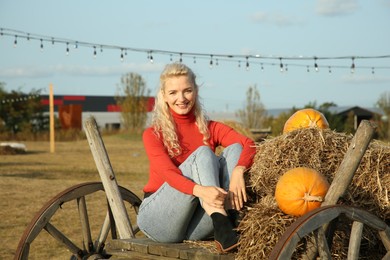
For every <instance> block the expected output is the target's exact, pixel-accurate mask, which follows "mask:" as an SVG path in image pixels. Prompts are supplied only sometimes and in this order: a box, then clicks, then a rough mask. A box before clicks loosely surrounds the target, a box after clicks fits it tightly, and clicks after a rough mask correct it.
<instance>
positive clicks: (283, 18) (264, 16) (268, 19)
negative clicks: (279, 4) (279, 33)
mask: <svg viewBox="0 0 390 260" xmlns="http://www.w3.org/2000/svg"><path fill="white" fill-rule="evenodd" d="M251 21H253V22H254V23H268V24H272V25H276V26H280V27H286V26H293V25H300V24H302V23H303V21H302V20H301V19H299V18H296V17H292V16H287V15H284V14H281V13H265V12H257V13H255V14H253V15H252V16H251Z"/></svg>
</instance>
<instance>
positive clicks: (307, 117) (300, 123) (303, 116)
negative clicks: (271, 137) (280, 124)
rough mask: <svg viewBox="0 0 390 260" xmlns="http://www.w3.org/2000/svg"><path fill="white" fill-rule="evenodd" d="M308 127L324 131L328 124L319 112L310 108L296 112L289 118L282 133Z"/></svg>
mask: <svg viewBox="0 0 390 260" xmlns="http://www.w3.org/2000/svg"><path fill="white" fill-rule="evenodd" d="M309 127H319V128H321V129H325V128H329V123H328V121H327V120H326V118H325V116H324V115H323V114H322V113H321V112H319V111H317V110H315V109H312V108H305V109H301V110H298V111H297V112H295V113H294V114H293V115H292V116H290V118H289V119H288V120H287V121H286V123H285V124H284V128H283V133H288V132H290V131H293V130H295V129H300V128H309Z"/></svg>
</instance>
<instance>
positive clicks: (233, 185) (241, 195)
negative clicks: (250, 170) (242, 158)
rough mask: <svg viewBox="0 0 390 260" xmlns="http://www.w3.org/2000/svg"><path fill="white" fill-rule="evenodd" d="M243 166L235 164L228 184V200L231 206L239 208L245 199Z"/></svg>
mask: <svg viewBox="0 0 390 260" xmlns="http://www.w3.org/2000/svg"><path fill="white" fill-rule="evenodd" d="M244 172H245V167H244V166H236V167H235V168H234V169H233V172H232V176H231V178H230V185H229V195H228V196H229V197H228V198H229V201H230V204H231V207H232V208H233V209H236V210H240V209H241V208H242V207H243V206H244V202H246V201H247V196H246V189H245V180H244Z"/></svg>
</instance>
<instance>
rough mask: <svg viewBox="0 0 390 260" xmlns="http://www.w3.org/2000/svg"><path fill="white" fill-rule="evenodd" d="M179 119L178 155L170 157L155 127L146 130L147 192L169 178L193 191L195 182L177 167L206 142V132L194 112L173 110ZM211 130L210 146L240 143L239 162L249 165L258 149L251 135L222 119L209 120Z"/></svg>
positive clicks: (179, 187) (240, 164) (173, 184)
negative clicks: (181, 113) (196, 122)
mask: <svg viewBox="0 0 390 260" xmlns="http://www.w3.org/2000/svg"><path fill="white" fill-rule="evenodd" d="M171 113H172V116H173V118H174V120H175V123H176V129H177V136H178V138H179V142H180V144H181V148H182V153H181V154H180V155H179V156H175V157H173V158H170V157H169V155H168V152H167V150H166V149H165V147H164V144H163V142H162V140H161V138H158V137H157V136H156V134H155V133H154V130H153V128H152V127H150V128H147V129H146V130H145V131H144V133H143V142H144V146H145V150H146V154H147V156H148V158H149V162H150V173H149V181H148V183H147V184H146V185H145V187H144V189H143V191H144V192H155V191H157V190H158V188H160V186H161V185H162V184H163V183H164V182H167V183H168V184H169V185H170V186H171V187H173V188H175V189H177V190H179V191H181V192H183V193H186V194H190V195H193V189H194V186H195V183H194V182H193V181H191V180H189V179H187V178H186V177H184V176H183V175H182V173H181V171H180V169H179V168H178V166H179V165H180V164H181V163H183V162H184V161H185V160H186V159H187V157H188V156H189V155H191V154H192V153H193V152H194V151H195V150H196V149H197V148H198V147H199V146H203V145H204V143H203V136H202V134H201V133H199V129H198V127H197V125H196V124H195V115H194V114H193V113H189V114H187V115H178V114H176V113H175V112H174V111H172V110H171ZM208 129H209V132H210V140H209V143H210V148H211V149H212V150H213V151H215V149H216V147H218V146H219V145H221V146H223V147H227V146H229V145H231V144H234V143H239V144H241V145H242V147H243V151H242V153H241V156H240V158H239V160H238V163H237V166H245V167H246V168H248V167H250V166H251V164H252V161H253V157H254V154H255V151H256V148H255V147H254V142H253V141H252V140H251V139H249V138H248V137H246V136H244V135H241V134H239V133H237V132H236V131H234V130H233V129H232V128H231V127H229V126H227V125H224V124H222V123H220V122H216V121H210V122H209V125H208Z"/></svg>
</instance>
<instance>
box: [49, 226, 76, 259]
mask: <svg viewBox="0 0 390 260" xmlns="http://www.w3.org/2000/svg"><path fill="white" fill-rule="evenodd" d="M44 229H45V230H46V231H47V232H48V233H49V234H50V235H51V236H52V237H54V238H55V239H57V240H58V241H59V242H61V243H62V244H64V245H65V246H66V247H67V248H68V249H69V251H70V252H72V253H73V254H75V255H82V252H83V250H82V249H80V248H79V247H78V246H76V244H74V243H73V242H72V241H71V240H70V239H69V238H67V237H66V236H65V235H64V234H63V233H62V232H61V231H59V230H58V229H57V228H56V227H55V226H53V225H52V224H50V223H47V224H46V226H45V227H44Z"/></svg>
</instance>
